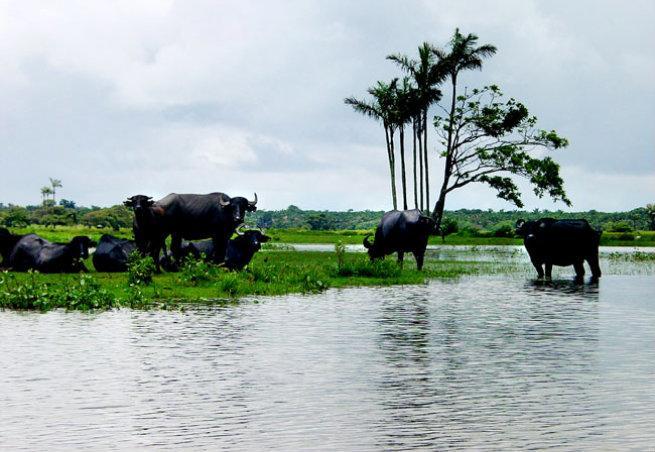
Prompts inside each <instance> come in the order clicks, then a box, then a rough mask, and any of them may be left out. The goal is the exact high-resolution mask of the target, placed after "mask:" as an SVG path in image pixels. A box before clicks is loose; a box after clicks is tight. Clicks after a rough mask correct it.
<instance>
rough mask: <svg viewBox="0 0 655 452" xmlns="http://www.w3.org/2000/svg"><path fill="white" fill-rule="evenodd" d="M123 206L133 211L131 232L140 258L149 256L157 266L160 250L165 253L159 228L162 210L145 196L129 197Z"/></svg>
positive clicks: (162, 235)
mask: <svg viewBox="0 0 655 452" xmlns="http://www.w3.org/2000/svg"><path fill="white" fill-rule="evenodd" d="M123 204H124V205H125V206H127V207H131V208H132V210H133V211H134V219H133V220H132V231H133V233H134V241H135V243H136V246H137V248H138V250H139V252H140V253H141V255H142V256H151V257H152V259H153V260H154V261H155V264H156V265H157V266H158V264H159V252H160V250H162V249H164V253H165V252H166V249H165V239H166V235H165V234H164V232H163V230H162V228H161V226H162V225H161V216H162V214H163V210H162V209H161V208H159V207H157V206H154V204H155V202H154V201H153V200H152V198H151V197H150V196H145V195H134V196H131V197H129V198H127V200H126V201H125V202H123Z"/></svg>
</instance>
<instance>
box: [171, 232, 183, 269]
mask: <svg viewBox="0 0 655 452" xmlns="http://www.w3.org/2000/svg"><path fill="white" fill-rule="evenodd" d="M171 253H172V254H173V259H175V265H177V266H179V265H180V260H181V259H182V234H172V235H171Z"/></svg>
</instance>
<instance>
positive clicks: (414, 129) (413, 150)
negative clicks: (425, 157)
mask: <svg viewBox="0 0 655 452" xmlns="http://www.w3.org/2000/svg"><path fill="white" fill-rule="evenodd" d="M412 140H413V142H412V153H413V155H414V159H413V162H414V208H415V209H418V187H417V185H416V184H417V182H418V181H417V180H416V118H414V119H412Z"/></svg>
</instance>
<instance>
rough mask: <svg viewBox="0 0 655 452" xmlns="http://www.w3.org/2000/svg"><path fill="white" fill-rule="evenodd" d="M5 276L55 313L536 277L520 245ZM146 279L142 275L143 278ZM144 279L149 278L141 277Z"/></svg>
mask: <svg viewBox="0 0 655 452" xmlns="http://www.w3.org/2000/svg"><path fill="white" fill-rule="evenodd" d="M615 249H616V250H617V251H609V252H607V251H605V252H601V267H602V269H603V273H604V275H612V274H614V275H653V274H655V253H652V252H644V251H639V250H635V249H633V250H630V251H628V250H625V249H623V250H621V249H619V248H615ZM85 264H86V266H87V268H88V269H89V273H86V274H80V275H77V274H73V275H66V274H54V275H44V274H38V273H13V272H3V273H0V308H6V309H18V310H41V311H48V310H51V309H55V308H63V309H68V310H82V311H84V310H102V309H112V308H119V307H130V308H138V309H152V308H164V309H166V308H170V307H175V308H179V307H183V306H184V305H185V304H186V303H212V304H214V303H219V304H225V303H233V302H235V301H237V300H239V299H240V298H243V297H249V298H252V297H255V298H256V297H259V296H271V295H285V294H292V293H305V294H309V293H320V292H323V291H325V290H327V289H330V288H344V287H360V286H394V285H396V286H398V285H421V284H426V283H427V282H428V281H430V280H435V279H441V280H446V279H453V280H455V279H457V278H459V277H462V276H468V275H507V276H510V275H512V276H516V275H519V276H521V277H525V278H526V279H534V278H535V272H534V269H533V268H532V265H531V264H530V262H529V260H528V258H527V255H525V253H524V252H523V251H522V249H521V248H517V247H443V248H439V249H430V250H428V253H427V254H426V260H425V266H424V269H423V271H421V272H419V271H417V270H416V264H415V262H414V260H413V258H412V257H411V256H410V255H408V256H406V259H405V265H404V268H402V269H401V268H400V267H399V266H398V265H397V263H396V260H395V256H392V257H388V258H387V259H386V260H384V261H376V262H373V263H371V262H370V261H369V260H368V257H367V256H366V254H364V253H362V252H346V251H345V247H343V248H342V251H340V252H339V253H337V252H335V251H332V252H326V251H297V250H286V249H284V250H281V249H268V250H262V251H261V252H259V253H257V254H256V255H255V257H254V259H253V261H252V262H251V264H250V265H249V266H248V268H247V269H245V270H244V271H241V272H228V271H226V270H224V269H222V268H219V267H215V266H213V265H208V264H206V263H203V262H200V261H190V262H188V263H187V264H186V265H185V266H184V267H183V268H182V269H181V271H180V272H177V273H162V274H159V275H156V274H155V275H152V282H151V283H150V284H148V285H146V284H139V283H135V282H134V280H135V279H139V278H140V277H137V278H135V274H136V273H135V272H132V273H98V272H95V270H94V269H93V264H92V262H91V259H89V260H87V261H86V262H85ZM572 273H573V270H572V268H571V267H565V268H562V267H556V268H555V269H554V278H563V279H565V280H571V279H572ZM137 276H139V275H137ZM142 279H143V278H142Z"/></svg>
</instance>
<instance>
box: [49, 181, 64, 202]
mask: <svg viewBox="0 0 655 452" xmlns="http://www.w3.org/2000/svg"><path fill="white" fill-rule="evenodd" d="M49 179H50V185H51V186H52V202H53V204H56V200H55V195H56V189H57V188H61V187H63V185H61V181H60V180H59V179H53V178H52V177H50V178H49Z"/></svg>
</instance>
